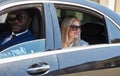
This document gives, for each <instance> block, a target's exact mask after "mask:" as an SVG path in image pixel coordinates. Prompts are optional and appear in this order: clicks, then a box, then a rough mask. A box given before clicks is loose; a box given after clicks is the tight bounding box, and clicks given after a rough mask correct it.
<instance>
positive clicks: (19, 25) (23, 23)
mask: <svg viewBox="0 0 120 76" xmlns="http://www.w3.org/2000/svg"><path fill="white" fill-rule="evenodd" d="M29 22H30V17H29V16H28V14H27V12H26V11H24V10H21V11H15V12H12V13H10V14H8V23H9V25H10V27H11V29H12V31H13V32H14V33H20V32H23V31H25V30H26V29H27V28H28V24H29Z"/></svg>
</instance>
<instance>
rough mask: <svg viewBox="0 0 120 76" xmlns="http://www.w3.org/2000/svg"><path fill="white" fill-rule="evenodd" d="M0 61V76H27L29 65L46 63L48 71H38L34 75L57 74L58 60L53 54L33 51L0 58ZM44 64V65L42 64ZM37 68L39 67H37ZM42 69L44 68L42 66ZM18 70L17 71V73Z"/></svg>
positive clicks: (49, 75)
mask: <svg viewBox="0 0 120 76" xmlns="http://www.w3.org/2000/svg"><path fill="white" fill-rule="evenodd" d="M1 61H2V63H0V65H1V67H0V68H2V69H1V70H0V76H13V75H15V76H29V75H30V74H29V73H28V72H27V70H28V69H29V67H30V66H32V65H34V64H40V63H46V64H47V65H48V66H50V67H49V69H48V71H46V72H43V73H39V74H37V73H36V75H43V76H44V75H46V73H47V74H48V76H52V75H55V76H56V74H57V72H56V71H57V70H58V62H57V57H56V55H55V54H49V53H47V52H46V53H43V52H42V53H34V54H29V55H23V56H17V57H12V58H6V59H2V60H1ZM41 66H42V65H41ZM43 66H44V65H43ZM38 68H39V67H38ZM43 69H44V68H43ZM18 71H19V73H18ZM51 73H52V75H51Z"/></svg>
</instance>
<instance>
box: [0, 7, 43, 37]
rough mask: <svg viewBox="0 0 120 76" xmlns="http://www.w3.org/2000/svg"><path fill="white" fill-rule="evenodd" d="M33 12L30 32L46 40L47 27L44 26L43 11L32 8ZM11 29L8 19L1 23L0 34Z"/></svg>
mask: <svg viewBox="0 0 120 76" xmlns="http://www.w3.org/2000/svg"><path fill="white" fill-rule="evenodd" d="M31 10H32V11H33V12H34V14H33V18H32V22H31V23H30V25H29V30H30V31H31V32H32V33H33V34H34V35H35V36H36V37H37V38H38V39H42V38H45V30H44V29H45V27H44V25H43V19H42V13H41V10H39V9H38V8H31ZM10 30H11V29H10V27H9V26H8V23H7V17H6V21H5V22H2V23H0V34H2V33H3V32H6V31H10Z"/></svg>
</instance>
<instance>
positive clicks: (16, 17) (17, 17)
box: [8, 14, 27, 22]
mask: <svg viewBox="0 0 120 76" xmlns="http://www.w3.org/2000/svg"><path fill="white" fill-rule="evenodd" d="M25 17H27V15H25V14H20V15H19V14H18V15H17V14H10V15H8V21H14V20H16V19H17V20H18V21H19V22H21V21H23V20H24V19H25Z"/></svg>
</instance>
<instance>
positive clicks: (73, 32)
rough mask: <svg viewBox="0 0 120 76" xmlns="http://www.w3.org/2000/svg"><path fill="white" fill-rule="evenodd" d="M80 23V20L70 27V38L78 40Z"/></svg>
mask: <svg viewBox="0 0 120 76" xmlns="http://www.w3.org/2000/svg"><path fill="white" fill-rule="evenodd" d="M80 32H81V30H80V22H79V21H78V20H74V21H73V22H72V23H71V25H70V28H69V31H68V36H69V38H73V39H75V38H78V37H79V35H80Z"/></svg>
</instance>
